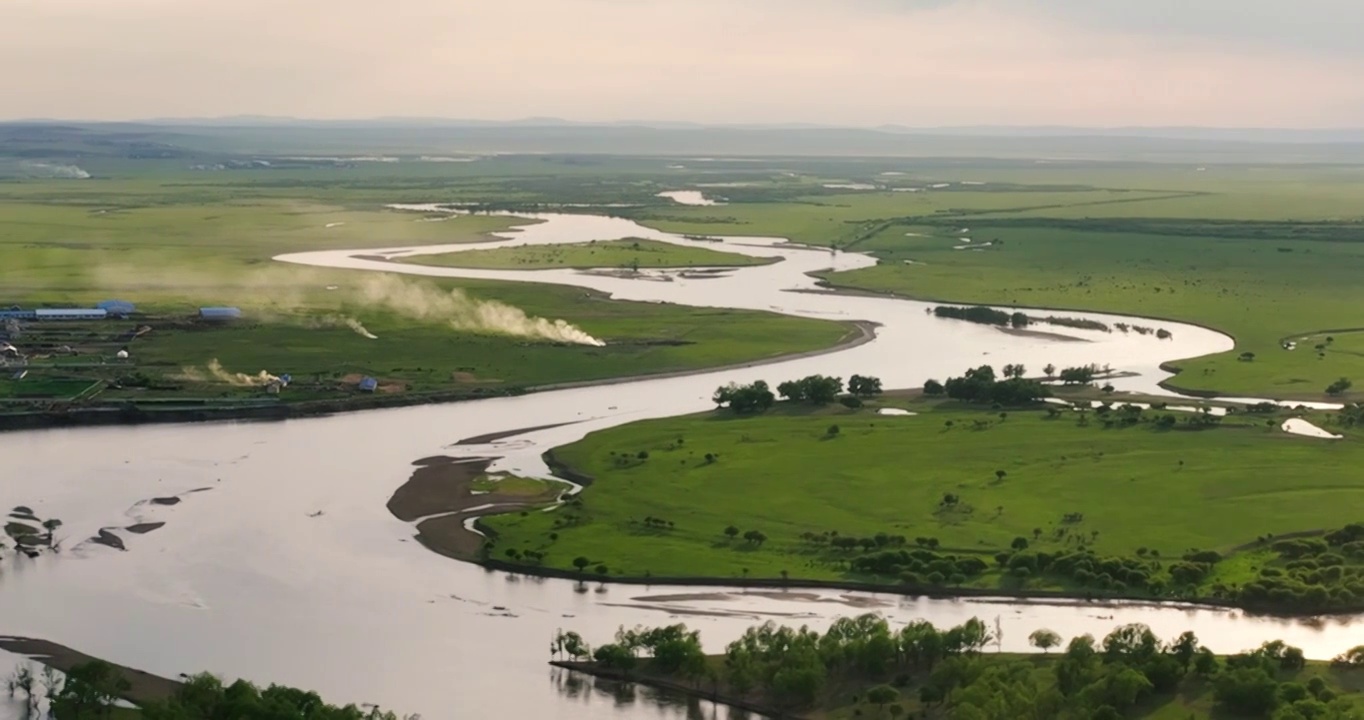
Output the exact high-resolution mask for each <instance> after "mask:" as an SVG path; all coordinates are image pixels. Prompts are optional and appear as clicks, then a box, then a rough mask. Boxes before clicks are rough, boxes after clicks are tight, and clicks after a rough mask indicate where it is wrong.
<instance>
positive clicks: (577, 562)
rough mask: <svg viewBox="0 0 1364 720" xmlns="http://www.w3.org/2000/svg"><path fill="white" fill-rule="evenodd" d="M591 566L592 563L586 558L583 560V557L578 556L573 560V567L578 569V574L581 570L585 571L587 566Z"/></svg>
mask: <svg viewBox="0 0 1364 720" xmlns="http://www.w3.org/2000/svg"><path fill="white" fill-rule="evenodd" d="M591 564H592V561H591V560H588V559H587V558H585V557H583V556H581V555H579V556H578V557H575V558H573V567H575V568H578V572H582V571H583V570H586V569H587V566H588V565H591Z"/></svg>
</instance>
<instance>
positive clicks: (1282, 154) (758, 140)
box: [0, 116, 1364, 163]
mask: <svg viewBox="0 0 1364 720" xmlns="http://www.w3.org/2000/svg"><path fill="white" fill-rule="evenodd" d="M376 153H383V154H389V155H422V154H440V153H552V154H611V155H666V156H697V155H700V156H791V157H810V156H862V157H869V156H879V157H925V158H927V157H934V158H954V157H961V158H1002V159H1019V160H1040V161H1047V160H1093V161H1099V160H1102V161H1115V160H1117V161H1137V162H1187V163H1243V162H1244V163H1254V162H1276V163H1284V162H1288V163H1341V162H1350V163H1360V162H1364V129H1340V130H1294V129H1256V128H1240V129H1236V128H1229V129H1218V128H1179V127H1170V128H1140V127H1134V128H1070V127H952V128H912V127H902V126H886V127H880V128H839V127H823V126H814V125H796V124H792V125H723V126H708V125H698V124H690V123H657V122H647V121H639V122H613V123H585V122H572V121H567V120H562V119H558V118H528V119H524V120H517V121H511V122H493V121H480V120H447V119H439V118H374V119H367V120H304V119H295V118H276V117H257V116H241V117H230V118H205V119H156V120H147V121H140V122H120V123H91V122H66V121H43V120H30V121H14V122H0V157H3V156H9V157H26V158H45V159H62V158H71V157H78V156H82V155H106V156H115V157H124V158H133V159H142V158H160V159H170V158H180V157H189V156H195V157H201V156H202V157H208V156H212V157H223V156H237V157H240V156H243V155H247V156H270V155H289V154H294V155H360V154H376Z"/></svg>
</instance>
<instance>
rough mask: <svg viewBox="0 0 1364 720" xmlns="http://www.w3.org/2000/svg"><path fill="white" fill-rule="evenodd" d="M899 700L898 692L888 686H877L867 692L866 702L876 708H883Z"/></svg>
mask: <svg viewBox="0 0 1364 720" xmlns="http://www.w3.org/2000/svg"><path fill="white" fill-rule="evenodd" d="M899 699H900V691H899V690H896V689H895V688H893V687H891V686H889V685H877V686H876V687H874V688H872V689H870V690H868V691H867V702H869V703H872V704H873V705H876V706H877V707H878V708H881V709H883V710H884V709H885V707H886V706H887V705H889V704H891V703H893V702H895V701H896V700H899Z"/></svg>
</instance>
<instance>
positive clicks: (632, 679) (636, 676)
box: [549, 660, 807, 720]
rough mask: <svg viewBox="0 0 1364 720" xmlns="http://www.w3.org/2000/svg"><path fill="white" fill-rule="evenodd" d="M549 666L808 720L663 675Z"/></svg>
mask: <svg viewBox="0 0 1364 720" xmlns="http://www.w3.org/2000/svg"><path fill="white" fill-rule="evenodd" d="M549 664H550V666H551V667H557V668H563V669H564V670H568V671H570V672H576V673H582V674H584V675H591V676H592V677H595V678H601V679H602V680H610V681H612V682H618V683H632V684H636V685H645V686H648V687H652V688H657V689H659V690H666V691H668V692H674V693H680V694H682V695H685V696H687V697H692V698H697V699H699V700H708V701H710V702H714V703H719V704H721V705H726V706H728V707H731V708H734V709H736V710H742V711H744V712H750V713H754V714H756V715H761V716H763V717H766V718H771V720H807V718H805V717H804V716H801V715H792V714H789V713H784V712H782V711H781V710H779V709H777V708H773V707H770V706H767V705H765V704H760V703H755V702H751V701H749V700H745V699H744V698H741V697H737V696H735V695H733V694H730V693H720V692H719V690H718V689H717V688H714V687H712V689H711V690H710V691H709V692H707V691H706V690H704V689H702V688H700V687H698V686H695V685H691V684H688V683H685V682H678V681H676V680H673V679H670V678H667V677H665V676H662V675H656V674H652V673H647V672H624V671H621V670H615V669H613V668H608V667H603V666H602V665H601V664H600V663H597V662H592V661H575V660H551V661H550V663H549Z"/></svg>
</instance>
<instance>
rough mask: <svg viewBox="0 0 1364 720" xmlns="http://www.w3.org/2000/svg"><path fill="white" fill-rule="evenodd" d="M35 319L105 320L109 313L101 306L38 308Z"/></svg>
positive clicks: (35, 311)
mask: <svg viewBox="0 0 1364 720" xmlns="http://www.w3.org/2000/svg"><path fill="white" fill-rule="evenodd" d="M33 313H34V319H35V320H103V319H105V318H107V317H109V313H108V312H106V311H104V310H103V309H100V308H94V309H92V308H38V309H37V310H34V311H33Z"/></svg>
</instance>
